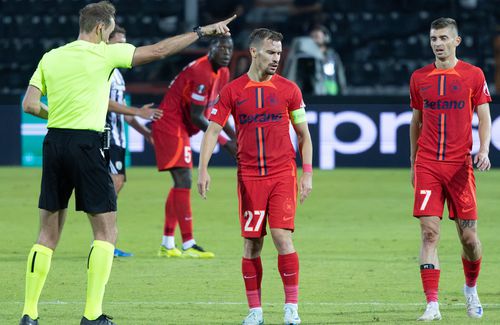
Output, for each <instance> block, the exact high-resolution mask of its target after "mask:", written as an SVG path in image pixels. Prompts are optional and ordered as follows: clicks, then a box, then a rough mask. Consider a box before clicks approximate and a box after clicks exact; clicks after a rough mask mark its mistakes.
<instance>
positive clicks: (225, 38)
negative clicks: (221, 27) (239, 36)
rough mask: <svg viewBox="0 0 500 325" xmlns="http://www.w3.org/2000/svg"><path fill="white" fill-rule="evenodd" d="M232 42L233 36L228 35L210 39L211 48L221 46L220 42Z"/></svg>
mask: <svg viewBox="0 0 500 325" xmlns="http://www.w3.org/2000/svg"><path fill="white" fill-rule="evenodd" d="M232 40H233V39H232V38H231V36H226V35H220V36H214V37H211V38H210V44H209V46H210V47H212V46H214V45H217V44H219V42H224V41H232Z"/></svg>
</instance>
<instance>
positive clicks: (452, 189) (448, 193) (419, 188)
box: [413, 160, 477, 220]
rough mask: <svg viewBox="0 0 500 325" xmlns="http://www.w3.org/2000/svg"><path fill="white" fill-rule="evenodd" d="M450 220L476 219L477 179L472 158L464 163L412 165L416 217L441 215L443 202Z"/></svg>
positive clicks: (414, 213)
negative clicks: (413, 168) (413, 169)
mask: <svg viewBox="0 0 500 325" xmlns="http://www.w3.org/2000/svg"><path fill="white" fill-rule="evenodd" d="M445 200H446V203H447V205H448V211H449V214H450V215H449V217H450V219H455V218H459V219H464V220H477V203H476V181H475V178H474V171H473V167H472V161H470V160H469V161H468V162H465V163H463V164H447V163H439V162H424V163H419V162H417V163H416V164H415V201H414V206H413V215H414V216H415V217H423V216H438V217H440V218H442V215H443V207H444V202H445Z"/></svg>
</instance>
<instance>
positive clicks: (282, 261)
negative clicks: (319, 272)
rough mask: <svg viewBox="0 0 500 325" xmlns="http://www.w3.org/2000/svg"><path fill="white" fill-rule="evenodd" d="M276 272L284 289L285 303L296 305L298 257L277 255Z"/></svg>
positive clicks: (295, 255) (295, 254) (297, 295)
mask: <svg viewBox="0 0 500 325" xmlns="http://www.w3.org/2000/svg"><path fill="white" fill-rule="evenodd" d="M278 270H279V272H280V275H281V280H282V281H283V287H284V289H285V303H286V304H296V303H297V302H298V300H299V255H297V253H296V252H295V253H291V254H286V255H278Z"/></svg>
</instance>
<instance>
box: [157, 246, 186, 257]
mask: <svg viewBox="0 0 500 325" xmlns="http://www.w3.org/2000/svg"><path fill="white" fill-rule="evenodd" d="M158 256H159V257H184V256H183V254H182V252H181V251H180V250H179V249H178V248H177V247H174V248H172V249H168V248H166V247H165V246H163V245H161V246H160V250H159V251H158Z"/></svg>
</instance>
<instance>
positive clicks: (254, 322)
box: [241, 309, 264, 325]
mask: <svg viewBox="0 0 500 325" xmlns="http://www.w3.org/2000/svg"><path fill="white" fill-rule="evenodd" d="M263 324H264V317H263V316H262V309H250V313H249V314H248V316H247V317H245V319H244V320H243V322H242V323H241V325H263Z"/></svg>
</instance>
